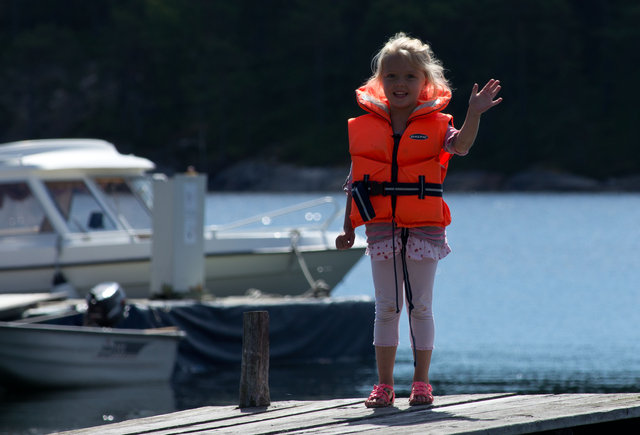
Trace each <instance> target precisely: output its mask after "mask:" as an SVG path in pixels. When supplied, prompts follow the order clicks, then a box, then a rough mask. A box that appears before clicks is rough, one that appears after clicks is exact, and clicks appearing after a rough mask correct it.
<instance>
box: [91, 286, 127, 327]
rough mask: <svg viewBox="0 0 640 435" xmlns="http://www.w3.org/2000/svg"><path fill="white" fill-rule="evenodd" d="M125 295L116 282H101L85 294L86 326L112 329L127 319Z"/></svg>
mask: <svg viewBox="0 0 640 435" xmlns="http://www.w3.org/2000/svg"><path fill="white" fill-rule="evenodd" d="M127 311H128V307H127V295H126V294H125V292H124V290H123V289H122V287H121V286H120V284H118V283H117V282H103V283H100V284H98V285H97V286H95V287H93V288H92V289H91V290H90V291H89V294H87V312H86V314H85V316H84V324H85V325H87V326H103V327H113V326H115V325H116V324H117V323H118V322H119V321H120V320H122V319H124V318H125V317H127V314H128V313H127Z"/></svg>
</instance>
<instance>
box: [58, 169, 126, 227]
mask: <svg viewBox="0 0 640 435" xmlns="http://www.w3.org/2000/svg"><path fill="white" fill-rule="evenodd" d="M45 185H46V186H47V190H48V191H49V195H50V196H51V198H52V199H53V201H54V202H55V204H56V206H57V207H58V211H59V212H60V214H61V215H62V217H63V218H64V219H65V221H66V222H67V226H68V228H69V229H70V230H71V231H77V232H88V231H108V230H115V229H117V228H116V225H115V223H114V222H113V220H111V218H109V216H108V215H107V213H106V212H105V210H104V209H103V208H102V207H101V206H100V204H99V203H98V201H97V200H96V198H95V197H94V196H93V195H92V194H91V192H90V191H89V189H88V188H87V186H86V184H84V182H82V181H80V180H72V181H47V182H46V183H45Z"/></svg>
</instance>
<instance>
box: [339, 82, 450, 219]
mask: <svg viewBox="0 0 640 435" xmlns="http://www.w3.org/2000/svg"><path fill="white" fill-rule="evenodd" d="M361 89H362V88H361ZM359 91H361V90H359ZM447 97H448V98H447ZM450 97H451V94H450V93H448V94H445V95H444V96H442V95H441V96H440V98H439V99H435V100H432V101H427V102H424V101H423V102H419V104H418V107H417V108H416V110H414V112H413V114H412V115H411V116H410V117H409V121H408V123H407V127H406V129H405V131H404V133H403V134H402V136H400V137H398V136H395V137H394V135H393V130H392V127H391V120H390V117H389V116H388V114H387V112H388V110H387V111H386V112H385V104H384V103H383V102H380V101H374V100H373V99H372V98H371V96H370V95H369V94H366V93H365V92H363V93H361V94H359V95H358V101H359V102H360V104H361V106H363V107H364V108H365V109H367V110H369V111H370V112H373V113H369V114H367V115H363V116H359V117H357V118H352V119H350V120H349V152H350V153H351V162H352V181H353V183H352V204H351V214H350V219H351V224H352V225H353V227H354V228H355V227H357V226H359V225H362V224H364V223H370V222H392V221H395V222H396V224H397V225H398V227H418V226H439V227H445V226H447V225H449V224H450V223H451V213H450V211H449V207H448V206H447V204H446V203H445V202H444V200H443V199H442V182H443V181H444V178H445V176H446V173H447V167H448V162H449V159H450V158H451V154H449V153H447V152H446V151H444V150H443V142H444V137H445V135H446V132H447V128H448V125H449V124H450V123H451V122H452V117H451V116H450V115H447V114H444V113H440V110H442V108H444V107H445V106H446V104H447V103H448V101H449V99H450ZM372 105H373V107H372ZM386 107H388V106H386ZM394 154H395V157H394ZM372 215H374V216H372Z"/></svg>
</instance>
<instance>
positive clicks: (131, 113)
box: [0, 0, 640, 178]
mask: <svg viewBox="0 0 640 435" xmlns="http://www.w3.org/2000/svg"><path fill="white" fill-rule="evenodd" d="M639 19H640V6H638V5H636V4H635V2H627V1H623V0H613V1H606V0H584V1H579V0H544V1H535V0H522V1H518V2H513V1H506V0H484V1H478V0H455V1H452V0H431V1H424V0H420V1H417V0H407V1H405V2H396V1H393V0H372V1H358V0H350V1H339V0H328V1H324V2H318V1H312V0H295V1H283V0H269V1H262V0H260V1H258V0H238V1H235V2H221V1H211V0H189V1H183V0H135V1H127V0H91V1H86V0H65V1H55V2H54V1H51V0H3V1H2V2H0V43H2V46H3V50H2V52H1V53H0V80H2V83H3V85H4V86H3V87H2V89H1V90H0V141H9V140H20V139H27V138H41V137H54V136H55V137H80V136H85V137H100V138H104V139H107V140H111V141H113V142H114V143H116V145H117V146H118V147H119V148H120V149H121V150H123V151H126V152H135V153H137V154H140V155H144V156H147V157H149V158H152V159H154V160H156V161H157V162H159V163H160V164H161V166H163V167H164V168H165V169H167V170H172V169H175V170H184V168H186V166H187V165H189V164H193V165H195V166H196V168H197V169H199V170H202V171H209V172H213V171H216V170H218V169H219V168H221V167H223V166H225V165H227V164H229V163H232V162H234V161H237V160H241V159H246V158H260V159H265V160H276V161H286V162H291V163H298V164H304V165H342V166H344V165H345V164H346V161H347V160H348V155H347V137H346V119H347V118H349V117H352V116H357V115H359V114H361V113H362V112H361V109H359V108H358V107H357V105H356V104H355V99H354V89H355V88H357V87H358V86H359V85H360V84H362V83H363V82H364V81H365V80H366V79H367V77H368V76H369V75H370V72H371V71H370V60H371V57H372V56H373V54H375V52H376V51H377V50H378V49H379V48H380V47H381V45H382V44H383V43H384V41H385V40H386V39H387V38H388V37H389V36H391V35H392V34H394V33H396V32H397V31H405V32H408V33H410V34H412V35H414V36H417V37H419V38H421V39H423V40H426V41H429V42H430V43H431V45H432V47H433V49H434V51H435V53H436V55H437V56H438V57H439V58H440V59H441V60H442V61H443V63H444V65H445V67H446V68H447V71H448V77H449V78H450V80H451V82H452V84H453V86H454V100H453V101H452V103H451V105H450V106H449V108H448V111H449V112H450V113H452V114H453V115H454V120H455V122H456V125H457V126H460V125H461V124H462V121H463V119H464V115H465V112H466V105H467V100H468V94H469V92H470V90H471V87H472V85H473V83H474V82H478V83H484V82H485V81H486V80H488V79H489V78H492V77H495V78H499V79H500V80H501V81H502V83H503V87H504V89H503V97H504V99H505V101H504V103H503V104H502V105H501V106H499V107H498V108H496V109H494V110H493V111H491V112H490V113H488V114H487V115H486V116H485V117H484V119H483V121H482V127H481V131H480V135H479V137H478V140H477V143H476V147H475V148H474V150H473V152H472V153H471V155H470V156H469V157H468V158H465V159H457V160H456V164H455V165H453V166H452V170H453V171H455V170H456V169H465V168H469V169H470V168H475V169H487V170H493V171H499V172H505V173H510V172H515V171H519V170H522V169H525V168H529V167H531V166H547V167H551V168H556V169H564V170H568V171H572V172H577V173H580V174H583V175H591V176H596V177H601V178H604V177H608V176H614V175H624V174H631V173H636V172H640V161H638V159H635V158H634V157H633V156H635V147H636V143H637V140H636V138H635V134H633V127H634V125H637V123H638V111H637V110H636V108H635V102H636V100H637V90H636V89H637V87H636V86H635V79H636V76H637V72H636V69H635V65H638V61H639V59H638V56H639V54H638V53H639V52H640V51H639V50H638V49H637V47H638V42H640V27H639V26H637V22H638V20H639ZM621 155H622V156H625V157H622V158H621V157H619V156H621Z"/></svg>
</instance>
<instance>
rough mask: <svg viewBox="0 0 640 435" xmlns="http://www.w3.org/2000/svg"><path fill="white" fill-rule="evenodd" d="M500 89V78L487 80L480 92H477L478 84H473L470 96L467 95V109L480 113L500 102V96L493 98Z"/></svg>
mask: <svg viewBox="0 0 640 435" xmlns="http://www.w3.org/2000/svg"><path fill="white" fill-rule="evenodd" d="M500 89H502V87H501V86H500V80H494V79H491V80H489V81H488V82H487V84H486V85H484V87H483V88H482V90H481V91H480V92H478V84H477V83H476V84H474V85H473V90H472V91H471V97H469V111H470V112H472V113H473V114H476V115H481V114H483V113H484V112H486V111H487V110H489V109H491V108H492V107H493V106H497V105H498V104H500V103H501V102H502V97H500V98H498V99H495V98H496V95H498V92H500Z"/></svg>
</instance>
